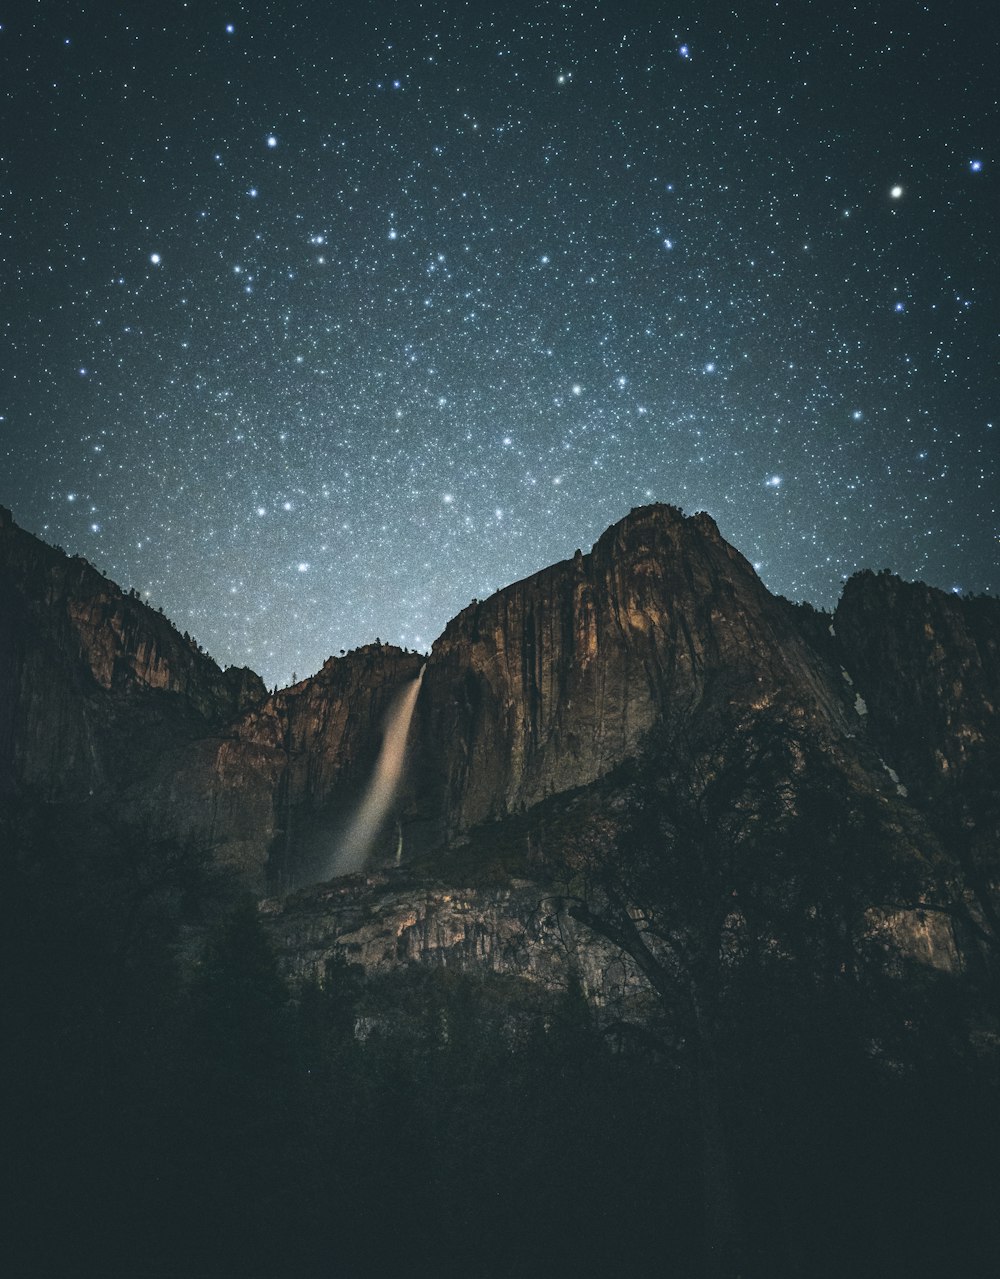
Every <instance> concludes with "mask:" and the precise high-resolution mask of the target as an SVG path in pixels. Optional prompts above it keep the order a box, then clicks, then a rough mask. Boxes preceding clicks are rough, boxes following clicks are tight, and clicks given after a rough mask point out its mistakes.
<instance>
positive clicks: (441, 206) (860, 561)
mask: <svg viewBox="0 0 1000 1279" xmlns="http://www.w3.org/2000/svg"><path fill="white" fill-rule="evenodd" d="M731 7H732V6H722V5H713V4H711V3H708V4H698V5H690V6H687V7H686V8H683V9H681V8H676V9H671V8H670V7H664V6H661V5H653V4H630V3H628V2H627V0H626V2H625V3H619V4H610V3H589V4H584V3H581V4H573V5H569V6H561V5H558V4H548V3H540V4H530V5H529V4H524V5H515V4H508V5H494V6H492V7H490V6H481V5H466V4H451V5H447V4H430V3H428V4H424V5H423V6H415V5H414V6H402V5H398V4H387V3H370V4H365V5H360V4H354V5H347V6H345V7H343V8H342V9H341V10H339V11H338V12H337V14H336V15H333V14H332V13H331V15H330V16H329V17H328V18H324V19H323V20H322V21H320V20H319V19H318V18H317V13H318V10H317V9H316V7H315V6H310V5H305V4H282V3H278V2H277V0H274V2H273V3H266V4H264V3H262V4H254V3H247V4H243V5H239V6H236V5H228V6H225V5H218V4H215V3H213V2H211V0H209V2H208V3H205V4H200V3H199V4H198V5H185V4H183V3H180V2H179V0H178V2H177V3H173V4H167V5H161V6H157V7H156V8H155V10H153V11H149V12H147V11H146V9H145V8H143V9H141V10H139V9H136V10H135V12H134V13H130V14H129V16H128V17H127V19H125V18H122V17H121V16H120V15H116V14H113V13H108V12H106V11H105V10H104V9H103V8H102V7H93V8H88V7H87V6H82V7H81V9H80V12H78V13H76V14H72V15H58V14H43V13H41V12H35V13H34V14H33V13H32V12H31V11H29V10H28V8H27V6H25V7H24V8H25V10H26V11H25V12H24V13H20V14H19V13H17V12H15V13H14V14H13V15H12V16H11V19H10V20H9V21H8V20H5V22H4V24H3V26H2V28H0V100H2V101H3V102H4V105H5V108H6V118H7V120H8V121H9V122H10V123H9V124H8V126H7V128H6V129H5V133H4V137H3V139H2V141H0V176H2V181H0V187H2V191H0V193H2V195H3V215H2V220H0V296H2V297H3V298H4V299H5V302H6V305H5V308H4V315H3V317H2V319H0V343H2V358H0V502H3V503H4V504H5V505H8V506H10V507H11V509H12V510H13V512H14V515H15V518H16V519H17V520H18V522H19V523H20V524H22V525H23V526H24V527H26V528H29V529H30V530H31V531H32V532H34V533H37V534H39V535H40V536H42V537H44V538H46V539H47V540H49V541H51V542H56V543H59V544H61V545H63V546H64V547H65V548H66V549H67V550H68V551H71V552H78V553H80V554H83V555H85V556H87V558H88V559H90V560H91V561H92V562H93V563H94V564H96V565H97V566H98V567H99V568H101V569H103V570H105V571H106V572H107V573H108V574H109V576H111V577H112V578H114V579H115V580H116V581H118V582H119V583H121V584H122V585H123V586H124V587H126V588H127V587H129V586H134V587H136V588H137V589H138V590H139V591H141V592H142V593H143V595H144V596H146V597H147V598H149V599H150V601H151V602H152V603H154V604H156V605H162V606H163V607H164V609H165V611H166V612H167V613H168V615H169V616H170V617H171V618H172V619H173V620H174V621H175V622H176V624H177V625H178V626H179V627H180V628H181V629H182V630H188V631H190V632H191V633H192V634H193V635H195V636H196V638H197V639H198V640H199V641H200V642H201V643H202V644H203V645H204V646H205V647H206V648H207V649H208V651H209V652H211V653H212V655H213V656H214V657H215V658H216V659H217V660H219V661H220V662H222V663H234V662H235V663H239V664H248V665H251V666H253V667H254V668H255V669H256V670H258V671H260V672H261V674H262V675H263V676H264V678H265V680H266V681H267V682H268V683H269V684H275V683H278V684H284V683H287V682H288V681H289V680H290V678H291V675H292V672H293V671H294V672H296V673H297V674H298V675H299V676H300V677H301V676H302V675H305V674H307V673H309V672H311V671H313V670H315V669H317V668H318V667H319V666H320V665H321V663H322V662H323V660H324V659H325V658H326V657H327V656H328V655H329V654H331V653H336V652H337V651H339V650H340V649H341V648H350V647H353V646H355V645H357V644H360V643H364V642H366V641H369V640H371V639H373V638H375V637H376V636H378V637H380V638H381V639H383V640H386V641H392V642H395V643H400V644H403V645H406V646H408V647H415V648H426V647H427V646H428V645H429V644H430V643H431V641H432V640H433V639H434V638H435V637H436V635H437V634H438V633H439V632H440V631H441V629H442V628H443V626H444V624H445V622H446V621H447V619H448V618H449V617H450V616H452V615H453V614H454V613H456V612H457V611H458V610H459V609H460V608H461V607H463V606H464V605H465V604H466V603H468V601H469V599H470V598H471V597H473V596H479V597H482V596H485V595H488V594H489V593H490V592H491V591H493V590H494V589H496V588H497V587H498V586H502V585H505V584H506V583H507V582H509V581H513V580H516V579H518V578H520V577H523V576H525V575H526V574H528V573H530V572H532V571H534V570H536V569H538V568H542V567H544V566H545V565H546V564H549V563H551V562H553V561H556V560H559V559H562V558H565V557H567V556H569V555H572V553H573V551H574V549H575V548H576V547H578V546H579V547H582V548H583V549H585V550H586V549H588V548H589V546H590V545H591V544H592V543H593V541H594V540H596V538H597V537H598V536H599V535H600V533H601V532H602V531H603V530H604V528H605V527H606V526H607V525H609V524H610V523H612V522H614V521H615V520H617V519H620V518H621V517H622V516H623V515H625V514H626V513H627V512H628V510H629V509H630V508H631V507H633V506H636V505H641V504H644V503H646V502H650V501H664V502H670V503H674V504H676V505H679V506H681V507H683V508H684V509H685V510H686V511H688V512H693V511H696V510H699V509H705V510H708V511H709V512H710V513H711V514H712V515H713V516H714V518H715V519H716V520H717V521H718V523H719V526H720V528H721V530H722V533H723V535H724V536H726V537H727V538H728V539H729V540H730V541H731V542H732V543H733V544H734V545H735V546H736V547H737V548H738V549H739V550H741V551H742V552H743V553H744V554H745V555H746V556H747V557H748V558H749V559H750V560H751V561H752V562H753V563H754V565H755V566H756V567H757V568H758V571H759V572H760V574H761V576H762V578H763V579H764V581H765V582H766V583H767V585H768V586H769V587H770V588H771V589H772V590H775V591H779V592H781V593H783V594H785V595H788V596H790V597H792V598H797V599H801V598H807V599H811V600H812V601H813V602H814V603H816V604H818V605H822V606H830V605H831V604H832V603H833V602H834V600H835V599H836V596H837V593H838V591H839V587H840V583H841V581H842V579H843V578H844V577H845V576H847V575H849V574H850V573H852V572H854V571H855V570H857V569H858V568H862V567H870V568H875V569H878V568H882V567H886V566H888V567H892V568H893V569H895V570H896V571H898V572H899V573H901V574H902V575H903V576H907V577H918V578H922V579H924V580H926V581H928V582H931V583H933V584H934V585H937V586H940V587H943V588H944V589H946V590H954V589H959V590H977V591H979V590H992V591H996V590H997V589H998V588H1000V580H998V561H1000V555H998V540H997V533H998V522H997V495H998V492H1000V484H998V474H997V470H998V467H997V437H996V430H995V425H996V423H997V418H998V414H1000V405H998V396H997V391H998V382H1000V378H998V369H1000V358H998V357H1000V338H998V328H1000V318H998V317H1000V307H998V293H1000V248H998V243H1000V237H997V235H996V232H995V227H996V225H997V221H998V213H1000V209H998V201H997V183H996V178H995V169H996V164H997V159H998V157H997V156H996V154H995V151H994V149H993V148H995V145H996V136H997V133H996V121H997V96H998V90H997V82H996V76H995V66H996V65H997V53H998V50H997V48H996V42H995V40H991V38H990V37H989V34H988V31H987V29H986V28H985V27H984V25H983V24H982V23H981V22H977V21H976V17H975V14H974V13H969V14H965V13H963V12H962V11H961V6H954V5H945V4H938V3H933V2H932V3H929V4H928V5H926V6H913V5H909V4H905V5H904V4H891V3H890V4H885V5H879V6H872V7H868V6H861V7H859V11H858V12H853V13H839V12H838V10H839V9H840V8H841V6H832V7H831V6H820V5H810V4H796V5H794V6H793V5H790V4H787V5H786V4H776V5H774V6H771V7H768V8H767V9H766V10H765V9H763V7H761V9H760V11H759V12H756V11H754V12H750V11H748V12H746V13H744V12H743V11H742V10H741V11H740V12H738V13H735V14H734V13H732V12H729V11H728V10H729V9H731Z"/></svg>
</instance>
